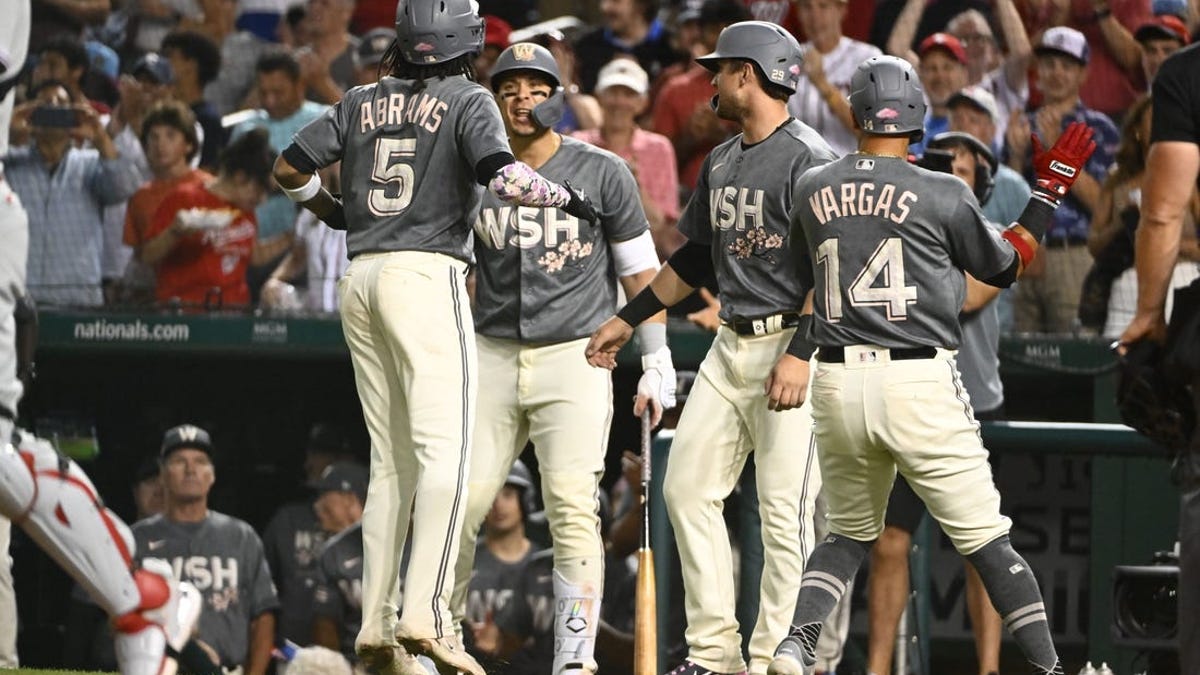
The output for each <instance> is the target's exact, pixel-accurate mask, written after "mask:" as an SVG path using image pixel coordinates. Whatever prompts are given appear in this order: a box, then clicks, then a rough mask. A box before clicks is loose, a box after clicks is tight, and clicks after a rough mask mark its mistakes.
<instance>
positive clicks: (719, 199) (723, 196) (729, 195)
mask: <svg viewBox="0 0 1200 675" xmlns="http://www.w3.org/2000/svg"><path fill="white" fill-rule="evenodd" d="M762 210H763V191H762V190H752V189H750V188H747V187H742V188H736V187H720V188H712V189H711V190H709V191H708V217H709V220H710V222H711V223H712V227H713V229H714V230H729V229H734V230H737V231H739V232H742V231H745V230H746V228H760V227H762V226H763V213H762Z"/></svg>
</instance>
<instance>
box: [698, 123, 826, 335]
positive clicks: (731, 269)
mask: <svg viewBox="0 0 1200 675" xmlns="http://www.w3.org/2000/svg"><path fill="white" fill-rule="evenodd" d="M835 157H836V155H835V154H834V152H833V150H832V149H830V147H829V144H828V143H826V142H825V140H824V139H823V138H821V137H820V136H819V135H817V132H815V131H813V130H812V128H811V127H809V126H808V125H806V124H804V123H803V122H800V121H798V120H795V119H792V120H789V121H788V122H787V123H786V124H783V125H781V126H780V127H779V128H778V129H776V130H775V133H773V134H771V135H770V136H769V137H767V138H766V139H765V140H763V141H761V142H759V143H756V144H754V145H751V146H746V145H744V144H743V143H742V136H741V134H738V135H737V136H734V137H733V138H731V139H729V140H728V141H725V142H724V143H722V144H720V145H718V146H717V147H715V148H713V151H712V152H710V153H709V154H708V157H706V158H705V159H704V163H703V165H701V167H700V176H699V178H698V179H697V182H696V191H695V192H693V193H692V198H691V200H690V201H689V202H688V205H687V208H685V209H684V211H683V215H681V216H680V217H679V231H680V232H682V233H683V234H684V235H685V236H686V237H687V238H688V239H689V240H691V241H694V242H696V243H699V244H710V245H711V246H712V254H713V266H714V268H715V269H716V275H717V285H718V286H720V288H721V319H722V320H724V321H730V320H732V319H734V318H745V319H754V318H760V317H764V316H770V315H772V314H778V313H780V312H795V311H799V310H800V308H801V306H802V305H803V304H804V295H805V293H806V292H807V289H808V288H809V286H803V287H802V285H801V283H800V280H799V278H798V277H797V276H796V269H795V267H794V266H793V265H792V264H791V260H792V255H791V252H790V251H791V247H792V242H791V241H790V238H789V236H788V213H789V212H790V211H791V209H792V202H793V199H794V190H793V188H794V186H795V184H796V181H797V180H798V179H799V178H800V176H801V175H802V174H803V173H804V172H805V171H807V170H808V169H810V168H812V167H814V166H818V165H821V164H825V163H826V162H830V161H832V160H833V159H834V158H835Z"/></svg>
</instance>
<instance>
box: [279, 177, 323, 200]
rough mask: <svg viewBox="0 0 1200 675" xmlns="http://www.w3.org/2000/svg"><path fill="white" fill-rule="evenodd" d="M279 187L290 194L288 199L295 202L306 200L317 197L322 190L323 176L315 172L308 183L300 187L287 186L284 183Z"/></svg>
mask: <svg viewBox="0 0 1200 675" xmlns="http://www.w3.org/2000/svg"><path fill="white" fill-rule="evenodd" d="M279 187H280V188H281V189H282V190H283V194H285V195H287V196H288V199H290V200H292V201H294V202H306V201H308V200H310V199H312V198H313V197H316V196H317V193H318V192H320V191H321V177H320V176H319V175H317V174H315V173H314V174H313V175H312V178H309V179H308V182H307V183H305V184H304V185H301V186H300V187H298V188H285V187H283V186H282V185H280V186H279Z"/></svg>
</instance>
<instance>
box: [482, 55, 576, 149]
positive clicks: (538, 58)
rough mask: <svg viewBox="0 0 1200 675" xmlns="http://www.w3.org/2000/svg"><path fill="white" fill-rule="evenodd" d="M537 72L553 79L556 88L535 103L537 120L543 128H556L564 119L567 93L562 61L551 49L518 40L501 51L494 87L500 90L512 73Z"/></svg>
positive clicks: (551, 83)
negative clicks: (559, 64) (561, 70)
mask: <svg viewBox="0 0 1200 675" xmlns="http://www.w3.org/2000/svg"><path fill="white" fill-rule="evenodd" d="M516 72H531V73H537V74H538V75H541V76H543V77H545V78H546V79H548V80H550V85H551V87H553V89H554V91H553V92H552V93H551V94H550V97H549V98H547V99H546V100H545V101H542V102H541V103H539V104H537V105H535V106H534V107H533V111H532V113H531V114H532V115H533V122H534V124H537V125H538V126H539V127H542V128H543V129H549V128H552V127H553V126H554V125H555V124H558V123H559V121H560V120H562V117H563V112H564V106H566V103H567V102H566V96H565V94H564V93H563V87H562V76H561V75H559V73H558V62H557V61H555V60H554V55H553V54H551V53H550V50H549V49H546V48H545V47H543V46H541V45H536V44H534V43H532V42H518V43H516V44H515V45H511V46H509V48H508V49H505V50H504V51H502V52H500V56H498V57H496V65H494V66H492V74H491V77H492V91H497V90H498V89H499V87H500V83H501V81H502V80H503V79H504V76H505V75H506V74H508V73H516Z"/></svg>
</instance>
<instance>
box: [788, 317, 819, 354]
mask: <svg viewBox="0 0 1200 675" xmlns="http://www.w3.org/2000/svg"><path fill="white" fill-rule="evenodd" d="M812 324H813V317H812V314H801V315H800V323H798V324H796V333H795V335H793V336H792V339H791V341H790V342H788V346H787V353H789V354H791V355H792V356H794V357H796V358H798V359H800V360H801V361H808V360H810V359H812V355H813V352H815V351H817V347H816V345H814V344H813V343H811V342H809V340H808V331H809V330H811V329H812Z"/></svg>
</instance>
